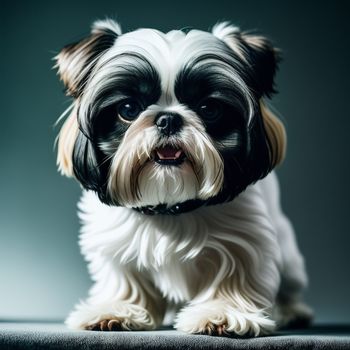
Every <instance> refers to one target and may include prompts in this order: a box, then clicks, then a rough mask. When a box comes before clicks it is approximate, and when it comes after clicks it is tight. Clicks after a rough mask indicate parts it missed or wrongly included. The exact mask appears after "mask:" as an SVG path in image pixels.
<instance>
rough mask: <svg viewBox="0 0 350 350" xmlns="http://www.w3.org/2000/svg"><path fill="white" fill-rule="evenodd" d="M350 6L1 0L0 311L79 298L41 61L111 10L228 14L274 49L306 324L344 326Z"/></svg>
mask: <svg viewBox="0 0 350 350" xmlns="http://www.w3.org/2000/svg"><path fill="white" fill-rule="evenodd" d="M349 7H350V1H347V0H336V1H334V0H328V1H305V0H295V1H281V0H265V1H261V0H250V1H247V0H235V1H233V0H215V1H212V0H210V1H209V0H208V1H206V0H191V1H189V0H174V1H160V0H154V1H137V2H135V1H129V0H120V1H116V0H98V1H89V0H75V1H71V0H60V1H47V0H46V1H44V0H36V1H28V0H16V1H1V7H0V32H1V36H0V43H1V46H0V51H1V55H0V77H1V82H2V84H0V106H1V111H0V160H1V164H0V194H1V195H0V239H1V242H0V283H1V288H0V317H3V318H5V317H6V318H7V317H20V318H22V317H28V318H34V317H37V318H64V317H66V316H67V315H68V313H69V311H70V310H72V308H73V304H74V303H76V302H78V300H79V298H82V299H83V298H84V297H85V296H86V294H87V291H88V287H89V285H90V280H89V277H88V274H87V271H86V264H85V262H84V261H83V258H82V257H81V255H80V253H79V249H78V244H77V235H78V229H79V225H78V218H77V216H76V202H77V200H78V197H79V194H80V189H79V186H78V185H77V184H76V182H75V181H74V180H68V179H66V178H63V177H61V176H60V175H59V174H58V173H57V170H56V165H55V153H54V151H53V143H54V139H55V136H56V134H57V129H56V130H55V129H54V128H53V124H54V122H55V120H56V119H57V118H58V116H59V115H60V114H61V113H62V112H63V110H64V109H65V108H66V107H67V106H68V103H69V101H68V99H67V98H65V97H64V94H63V92H62V90H63V87H62V85H61V84H60V83H59V81H58V79H57V76H56V73H55V72H54V71H53V70H52V69H51V67H52V64H53V62H52V60H51V59H52V57H53V56H54V55H55V53H56V52H57V51H58V50H59V49H60V48H62V47H63V46H64V45H65V44H67V43H69V42H72V41H75V40H77V39H78V38H80V37H81V36H83V35H84V34H86V33H87V32H88V30H89V27H90V25H91V23H92V21H93V20H95V19H97V18H104V17H105V16H107V15H112V16H113V15H117V17H118V19H119V20H120V21H121V24H122V27H123V29H125V30H130V29H133V28H138V27H142V26H143V27H155V28H159V29H161V30H169V29H172V28H181V27H185V26H193V27H196V28H200V29H207V28H209V27H210V26H212V25H213V24H214V23H215V22H216V21H218V20H221V19H227V20H232V21H233V23H236V24H238V25H240V26H241V27H242V28H243V29H257V30H259V31H260V32H261V33H264V34H266V35H268V36H269V37H270V38H272V39H273V40H274V41H275V43H276V44H277V45H278V47H280V48H281V49H282V51H283V56H284V60H283V62H282V63H281V68H280V70H279V72H278V76H277V88H278V90H279V91H280V93H279V94H278V95H276V96H275V97H274V99H273V105H274V106H275V107H276V108H277V109H278V110H279V112H280V113H281V114H282V116H283V120H284V121H285V122H286V125H287V133H288V152H287V158H286V161H285V163H284V164H283V166H282V167H281V168H280V170H279V175H280V176H279V177H280V182H281V187H282V200H283V204H284V208H285V211H286V212H287V214H288V215H289V216H290V218H291V219H292V222H293V224H294V226H295V228H296V232H297V236H298V241H299V243H300V247H301V250H302V251H303V253H304V254H305V256H306V264H307V268H308V271H309V273H310V288H309V291H308V294H307V299H308V302H309V303H310V304H311V305H312V306H313V307H314V309H315V314H316V320H318V321H320V322H346V323H349V322H350V303H349V295H350V278H349V273H348V272H347V267H348V266H350V254H349V245H350V234H349V198H350V186H349V179H350V162H349V130H350V116H349V81H350V79H349V72H350V70H349V62H350V57H349V55H350V45H349V38H350V25H349V13H350V12H349ZM24 290H25V295H24V293H23V291H24Z"/></svg>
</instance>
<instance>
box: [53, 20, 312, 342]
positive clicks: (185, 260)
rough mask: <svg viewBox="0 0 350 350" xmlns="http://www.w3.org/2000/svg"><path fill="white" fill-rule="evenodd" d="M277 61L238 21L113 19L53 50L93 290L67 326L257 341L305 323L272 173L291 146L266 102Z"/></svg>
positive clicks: (300, 284)
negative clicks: (136, 22)
mask: <svg viewBox="0 0 350 350" xmlns="http://www.w3.org/2000/svg"><path fill="white" fill-rule="evenodd" d="M279 57H280V54H279V50H277V49H276V48H274V47H273V45H272V43H271V42H270V41H269V40H268V39H267V38H265V37H263V36H260V35H256V34H253V33H249V32H243V31H241V30H240V29H239V28H237V27H236V26H234V25H232V24H230V23H229V22H223V23H218V24H216V25H215V26H214V27H213V29H212V31H211V32H205V31H201V30H195V29H184V30H173V31H170V32H168V33H162V32H160V31H158V30H154V29H138V30H135V31H131V32H128V33H125V34H122V32H121V29H120V26H119V24H118V23H117V22H115V21H114V20H112V19H105V20H100V21H96V22H95V23H94V24H93V26H92V30H91V33H90V35H88V36H87V37H86V38H84V39H82V40H81V41H79V42H76V43H73V44H70V45H67V46H65V47H64V48H63V49H62V50H61V51H60V52H59V53H58V55H57V56H56V57H55V60H56V65H55V67H56V68H57V70H58V74H59V76H60V79H61V80H62V81H63V84H64V86H65V89H66V92H67V95H68V96H70V97H72V98H73V103H72V105H71V107H70V108H69V109H68V110H67V111H66V113H64V115H63V117H65V118H66V120H65V122H64V124H63V126H62V128H61V130H60V132H59V135H58V146H57V148H58V157H57V164H58V168H59V171H60V172H61V173H62V174H64V175H66V176H68V177H74V178H75V179H76V180H77V181H78V182H79V183H80V184H81V186H82V188H83V195H82V198H81V201H80V203H79V216H80V220H81V222H82V229H81V235H80V247H81V250H82V253H83V255H84V257H85V259H86V260H87V262H88V268H89V272H90V274H91V277H92V280H93V282H94V284H93V286H92V288H91V290H90V292H89V296H88V298H87V299H86V301H82V302H80V303H79V304H78V305H76V307H75V309H74V311H72V312H71V313H70V315H69V316H68V318H67V320H66V324H67V325H68V327H70V328H73V329H86V330H101V331H118V330H151V329H155V328H157V327H159V326H160V325H161V324H162V323H164V322H165V323H170V324H173V325H174V326H175V328H176V329H178V330H181V331H184V332H187V333H200V334H211V335H225V334H233V335H235V336H259V335H262V334H268V333H270V332H272V331H274V330H275V329H276V327H281V326H285V325H288V324H291V323H295V322H303V323H305V322H309V321H310V319H311V317H312V311H311V309H310V308H309V307H308V306H307V305H306V304H304V303H303V301H302V291H303V290H304V288H305V287H306V285H307V275H306V272H305V267H304V259H303V257H302V255H301V253H300V252H299V249H298V247H297V244H296V239H295V235H294V232H293V228H292V225H291V224H290V221H289V220H288V219H287V217H286V216H285V215H284V214H283V212H282V210H281V208H280V204H279V188H278V182H277V178H276V175H275V173H274V171H273V169H274V167H275V166H276V165H277V164H279V163H281V162H282V160H283V158H284V155H285V148H286V135H285V129H284V127H283V124H282V122H281V121H280V120H279V119H278V118H277V117H276V116H275V115H274V113H272V111H271V110H270V109H269V107H268V106H267V104H266V99H267V98H269V97H271V95H272V94H273V93H274V92H275V88H274V77H275V73H276V69H277V66H278V63H279V61H280V59H279Z"/></svg>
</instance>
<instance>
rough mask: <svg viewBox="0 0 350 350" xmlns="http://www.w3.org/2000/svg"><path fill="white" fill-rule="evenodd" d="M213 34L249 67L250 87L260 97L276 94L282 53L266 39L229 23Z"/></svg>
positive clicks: (216, 29)
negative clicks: (277, 74)
mask: <svg viewBox="0 0 350 350" xmlns="http://www.w3.org/2000/svg"><path fill="white" fill-rule="evenodd" d="M213 34H214V35H215V36H216V37H217V38H219V39H221V40H222V41H224V42H225V43H226V45H227V46H229V47H230V48H231V49H232V50H233V51H234V52H235V53H236V54H237V55H238V56H239V57H240V58H241V59H242V61H243V62H244V63H246V64H247V65H248V67H249V69H248V77H247V78H248V85H249V88H250V89H251V91H252V92H253V93H254V94H255V95H256V96H257V97H258V98H260V97H262V96H268V97H271V95H272V94H273V93H275V92H276V91H275V88H274V78H275V73H276V70H277V67H278V63H279V61H280V59H281V57H280V51H279V50H278V49H276V48H274V47H273V45H272V43H271V42H270V41H269V40H268V39H267V38H265V37H263V36H259V35H255V34H249V33H248V32H241V31H240V29H239V28H237V27H235V26H233V25H231V24H230V23H228V22H223V23H219V24H217V25H216V26H214V28H213Z"/></svg>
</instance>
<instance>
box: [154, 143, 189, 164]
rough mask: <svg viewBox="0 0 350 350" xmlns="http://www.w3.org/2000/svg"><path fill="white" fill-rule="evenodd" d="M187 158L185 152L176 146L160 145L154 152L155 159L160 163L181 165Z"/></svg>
mask: <svg viewBox="0 0 350 350" xmlns="http://www.w3.org/2000/svg"><path fill="white" fill-rule="evenodd" d="M185 158H186V155H185V152H184V151H183V150H182V149H181V148H178V147H174V146H165V147H160V148H157V149H155V150H154V152H153V160H154V161H155V162H156V163H158V164H160V165H179V164H181V163H182V162H183V161H184V159H185Z"/></svg>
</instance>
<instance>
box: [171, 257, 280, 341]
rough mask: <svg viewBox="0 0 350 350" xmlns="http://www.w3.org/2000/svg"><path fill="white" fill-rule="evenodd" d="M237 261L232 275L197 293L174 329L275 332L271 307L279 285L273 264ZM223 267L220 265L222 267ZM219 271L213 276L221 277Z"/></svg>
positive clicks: (248, 333)
mask: <svg viewBox="0 0 350 350" xmlns="http://www.w3.org/2000/svg"><path fill="white" fill-rule="evenodd" d="M265 258H266V260H261V263H262V264H261V265H260V266H259V264H258V261H256V265H255V267H254V264H252V261H249V260H246V261H245V263H244V260H241V261H239V260H238V259H237V260H236V266H235V272H234V273H233V274H232V275H226V277H224V278H223V279H222V280H221V281H220V282H219V283H215V284H212V285H210V286H209V287H208V288H207V289H206V291H207V292H206V291H202V292H200V293H199V294H198V295H197V296H196V297H195V298H194V299H193V300H192V301H191V302H190V303H189V304H188V305H187V306H185V307H184V308H183V309H182V310H180V312H179V313H178V314H177V317H176V323H175V326H176V328H177V329H179V330H182V331H185V332H187V333H201V334H212V335H224V334H231V335H236V336H258V335H262V334H268V333H270V332H272V331H273V330H274V329H275V326H276V324H275V321H274V320H273V319H272V317H271V313H272V306H273V304H274V301H275V298H276V293H277V291H278V286H279V272H278V267H277V264H276V261H273V259H269V258H268V257H267V256H266V257H265ZM222 266H223V265H222ZM221 271H222V270H220V268H219V269H218V270H217V271H216V273H215V274H213V276H220V274H221Z"/></svg>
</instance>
